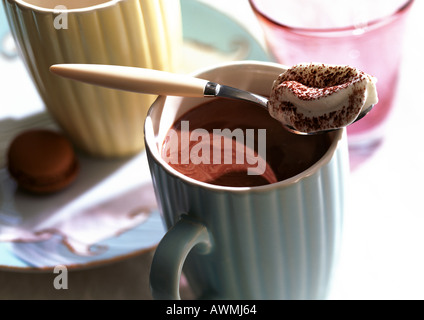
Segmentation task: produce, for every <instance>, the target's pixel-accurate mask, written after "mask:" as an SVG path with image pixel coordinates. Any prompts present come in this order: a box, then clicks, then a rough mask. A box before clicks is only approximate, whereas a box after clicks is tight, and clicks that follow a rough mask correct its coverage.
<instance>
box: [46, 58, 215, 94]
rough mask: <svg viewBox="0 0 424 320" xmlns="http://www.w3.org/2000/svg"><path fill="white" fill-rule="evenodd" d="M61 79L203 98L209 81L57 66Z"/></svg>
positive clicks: (138, 70)
mask: <svg viewBox="0 0 424 320" xmlns="http://www.w3.org/2000/svg"><path fill="white" fill-rule="evenodd" d="M50 71H51V72H52V73H54V74H57V75H59V76H62V77H65V78H70V79H73V80H78V81H81V82H85V83H90V84H94V85H100V86H103V87H108V88H113V89H120V90H126V91H133V92H139V93H147V94H155V95H170V96H185V97H203V96H204V90H205V86H206V84H207V83H208V81H207V80H203V79H198V78H194V77H191V76H188V75H183V74H175V73H169V72H164V71H158V70H151V69H143V68H135V67H124V66H114V65H100V64H56V65H53V66H51V67H50Z"/></svg>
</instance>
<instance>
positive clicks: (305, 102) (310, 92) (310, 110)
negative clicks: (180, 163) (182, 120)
mask: <svg viewBox="0 0 424 320" xmlns="http://www.w3.org/2000/svg"><path fill="white" fill-rule="evenodd" d="M299 66H302V67H299ZM317 66H320V67H319V68H320V69H321V71H320V72H318V80H316V81H318V82H317V83H318V84H320V85H321V86H323V85H326V84H329V86H325V87H313V86H312V85H314V84H316V83H315V82H313V81H312V80H311V79H312V78H313V77H312V74H316V73H317V70H316V68H317ZM335 67H336V66H330V65H322V64H310V65H297V66H294V67H292V68H289V69H286V70H285V71H284V69H283V70H282V71H284V72H283V73H282V74H281V75H280V76H279V77H278V78H277V80H276V81H275V82H274V85H273V87H272V90H271V94H270V99H268V98H266V97H263V96H260V95H257V94H254V93H251V92H248V91H244V90H240V89H237V88H233V87H229V86H225V85H221V84H218V83H215V82H211V81H208V80H204V79H199V78H195V77H191V76H189V75H181V74H174V73H169V72H164V71H157V70H151V69H143V68H135V67H124V66H113V65H96V64H60V65H54V66H51V67H50V71H51V72H52V73H54V74H57V75H60V76H62V77H65V78H70V79H74V80H78V81H82V82H85V83H90V84H95V85H100V86H104V87H108V88H114V89H120V90H126V91H133V92H139V93H146V94H157V95H171V96H188V97H221V98H229V99H238V100H245V101H250V102H254V103H256V104H258V105H259V106H261V107H263V108H265V109H267V110H268V111H269V113H270V114H271V116H273V117H274V118H276V119H277V120H278V121H280V122H281V123H282V124H283V125H284V126H285V127H286V128H287V129H288V130H290V131H292V132H294V133H297V134H316V133H319V132H325V131H331V130H336V129H339V128H342V127H345V126H347V125H349V124H351V123H353V122H355V121H357V120H359V119H361V118H362V117H364V116H365V115H366V114H367V113H368V112H369V111H370V110H371V108H372V107H373V105H374V104H375V103H376V102H377V96H376V92H375V94H374V96H375V97H374V98H372V99H367V98H365V99H364V96H365V97H372V94H370V93H369V92H374V91H375V79H374V78H372V77H371V76H368V75H366V74H365V73H363V72H360V71H359V70H357V69H355V68H351V67H347V66H340V70H338V71H337V72H336V73H337V74H338V73H343V70H344V69H346V70H344V71H345V73H346V74H347V75H352V77H354V75H357V73H358V74H360V78H364V79H365V80H361V81H359V82H358V81H356V80H355V81H354V80H352V79H351V78H350V77H348V76H346V77H336V76H335V75H334V74H333V71H334V68H335ZM352 70H354V71H352ZM326 72H330V73H331V77H330V78H331V79H332V80H333V81H329V80H328V79H327V78H328V77H327V78H326V76H328V74H326ZM350 73H352V74H350ZM343 74H344V73H343ZM304 78H306V79H308V80H307V81H304ZM319 79H321V80H319ZM336 80H337V81H336ZM320 81H321V82H320ZM364 81H365V82H364ZM337 82H340V83H337ZM357 83H359V85H358V84H357ZM364 83H367V85H366V86H365V87H366V89H364ZM373 84H374V87H373ZM330 85H331V86H330ZM286 88H288V89H287V90H286ZM305 88H306V89H305ZM373 88H374V91H373V90H372V89H373ZM305 90H306V91H305ZM305 92H306V94H305ZM305 97H306V98H307V99H305ZM354 97H355V98H354ZM350 101H354V103H353V104H354V106H355V107H352V108H344V109H343V103H344V104H348V105H349V106H350V104H349V103H350ZM287 106H288V108H286V107H287ZM339 109H343V110H342V111H341V112H340V114H339V113H337V114H334V112H335V111H337V110H339ZM341 115H343V116H341ZM332 117H337V121H333V120H331V118H332ZM314 118H317V119H320V120H319V121H318V122H319V123H320V124H321V125H322V126H321V127H320V126H315V125H311V123H315V122H317V120H314ZM324 118H325V119H327V121H325V122H324V121H321V120H322V119H324ZM302 121H304V122H305V123H306V125H303V126H302V125H300V124H302Z"/></svg>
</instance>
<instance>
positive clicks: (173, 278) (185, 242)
mask: <svg viewBox="0 0 424 320" xmlns="http://www.w3.org/2000/svg"><path fill="white" fill-rule="evenodd" d="M192 249H193V250H195V251H196V253H198V254H208V253H209V252H210V251H211V249H212V241H211V237H210V235H209V232H208V230H207V228H206V226H204V225H203V224H202V223H200V222H198V221H195V220H193V219H192V218H190V217H188V216H187V215H183V216H182V217H181V219H180V220H179V221H178V222H177V223H176V224H175V225H174V226H173V227H172V228H171V229H169V230H168V232H167V233H166V234H165V236H164V237H163V238H162V240H161V241H160V243H159V245H158V247H157V248H156V252H155V254H154V257H153V261H152V266H151V269H150V289H151V292H152V295H153V299H158V300H160V299H162V300H180V299H181V298H180V278H181V272H182V269H183V265H184V262H185V260H186V258H187V255H188V254H189V252H190V251H191V250H192Z"/></svg>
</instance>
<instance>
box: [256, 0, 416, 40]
mask: <svg viewBox="0 0 424 320" xmlns="http://www.w3.org/2000/svg"><path fill="white" fill-rule="evenodd" d="M248 1H249V4H250V7H251V8H252V10H253V12H254V13H255V14H257V15H259V16H260V17H262V18H263V19H265V20H266V21H268V22H270V23H272V24H273V25H275V26H277V27H279V28H281V29H285V30H286V31H289V32H292V33H298V34H308V35H313V34H316V35H318V34H321V35H329V34H332V33H333V34H335V33H345V32H353V31H355V30H356V29H357V27H356V26H354V25H347V26H344V27H334V28H331V27H330V28H306V27H295V26H290V25H288V24H284V23H282V22H281V21H278V20H276V19H274V18H272V17H271V16H270V15H269V14H268V13H266V12H264V11H263V10H261V9H259V7H258V6H257V4H256V1H255V0H248ZM413 3H414V0H406V1H405V3H404V4H403V5H401V6H400V7H399V8H398V9H396V10H395V11H394V12H393V13H391V14H389V15H386V16H382V17H379V18H377V19H374V20H370V21H367V28H369V29H373V28H376V27H378V26H380V25H384V24H387V23H389V22H390V21H392V20H394V19H396V18H398V17H399V16H401V15H403V14H404V13H406V12H407V11H408V10H409V9H410V8H411V6H412V4H413Z"/></svg>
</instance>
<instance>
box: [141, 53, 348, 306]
mask: <svg viewBox="0 0 424 320" xmlns="http://www.w3.org/2000/svg"><path fill="white" fill-rule="evenodd" d="M285 69H286V68H285V67H284V66H282V65H279V64H274V63H265V62H253V61H244V62H232V63H226V64H221V65H218V66H213V67H210V68H207V69H204V70H202V71H199V72H198V73H196V76H198V77H199V78H203V79H208V80H210V81H216V82H218V83H220V84H226V85H230V86H234V87H238V88H241V89H245V90H249V91H252V92H255V93H258V94H261V95H268V94H269V92H270V90H271V87H272V83H273V81H274V80H275V79H276V78H277V76H278V75H279V74H280V73H282V72H283V71H284V70H285ZM208 99H210V98H180V97H165V96H161V97H159V98H158V99H157V100H156V101H155V103H154V104H153V105H152V107H151V109H150V110H149V112H148V116H147V118H146V121H145V128H144V130H145V145H146V151H147V156H148V160H149V166H150V170H151V174H152V179H153V184H154V187H155V192H156V197H157V200H158V204H159V208H160V211H161V214H162V217H163V221H164V223H165V224H166V227H167V228H168V232H167V233H166V235H165V236H164V238H163V239H162V240H161V242H160V243H159V245H158V247H157V249H156V252H155V255H154V258H153V262H152V267H151V274H150V281H151V289H152V295H153V297H154V298H155V299H179V298H180V295H179V283H180V276H181V273H182V272H184V274H185V276H186V278H187V279H188V282H189V284H190V286H191V289H192V290H193V293H194V294H195V295H196V296H197V297H198V298H207V299H208V298H217V299H325V298H326V297H327V296H328V293H329V290H330V287H331V280H332V276H333V273H334V270H335V266H336V262H337V256H338V252H339V249H340V240H341V235H342V222H343V212H344V206H345V190H346V188H345V180H346V177H347V175H348V173H349V168H348V151H347V142H346V132H345V129H342V130H338V131H334V132H331V133H325V134H323V135H322V136H321V137H315V138H314V137H306V136H303V137H300V136H294V135H293V134H291V133H284V134H282V135H281V137H280V134H281V132H280V131H272V130H270V129H269V128H268V125H264V128H260V126H262V125H258V126H259V127H256V129H263V130H268V131H270V132H268V131H267V137H266V140H267V143H273V142H272V141H277V142H278V140H279V139H281V141H282V143H281V146H282V148H283V149H281V151H280V152H277V153H274V154H269V152H268V150H271V149H272V148H271V149H266V151H267V154H266V157H262V158H263V159H265V158H266V163H267V168H268V167H270V168H271V169H270V170H271V171H273V170H274V169H275V170H277V171H278V170H279V169H278V166H274V167H275V168H274V167H273V165H272V162H273V161H274V160H279V159H278V157H283V154H284V148H286V147H287V148H288V149H287V150H286V152H285V154H286V157H288V158H289V159H291V158H292V157H294V159H295V162H296V163H297V162H299V159H300V160H302V159H304V158H305V157H309V155H310V154H312V153H314V154H315V156H314V157H315V158H314V157H312V158H311V159H312V162H311V163H309V164H307V165H306V167H299V168H297V169H298V170H297V171H294V173H293V175H292V176H289V177H284V176H281V177H280V178H278V174H276V176H277V178H278V179H277V181H271V180H270V181H265V182H263V183H258V184H255V186H231V183H228V184H229V186H228V185H220V183H219V182H216V180H205V179H203V178H199V179H198V177H197V176H196V174H197V172H196V171H199V170H200V167H196V165H194V167H193V168H192V169H193V170H191V172H193V173H194V175H190V174H188V172H189V171H190V170H189V171H187V172H185V171H184V170H177V169H181V168H178V166H175V165H174V164H172V163H170V161H169V159H167V157H166V152H165V153H164V152H163V150H164V147H165V149H166V145H167V144H166V143H165V144H164V142H169V137H170V136H169V132H171V130H170V129H171V128H175V124H176V123H178V121H180V119H182V118H181V117H182V116H183V117H184V116H186V117H187V119H191V120H194V119H199V115H196V116H195V117H194V116H193V117H191V118H190V112H192V111H194V110H197V111H198V112H199V113H200V114H201V113H202V112H205V113H208V112H209V111H207V109H203V110H206V111H202V109H200V107H201V106H203V107H206V108H207V107H208V104H205V103H206V102H210V101H211V100H208ZM219 101H220V100H217V102H216V101H215V102H214V103H218V104H219V103H220V102H219ZM221 103H223V104H227V105H228V107H230V106H231V104H232V102H231V101H230V100H225V101H224V100H222V101H221ZM234 103H235V102H234ZM245 107H246V109H243V105H239V106H238V108H242V109H239V111H240V110H241V113H240V114H239V115H238V116H237V115H234V114H230V113H229V111H228V114H227V113H226V112H225V110H226V109H225V108H224V109H222V110H219V108H218V107H217V109H214V111H210V112H211V113H210V114H211V115H209V114H207V115H206V117H205V118H206V120H205V121H206V122H208V121H210V122H213V121H215V123H218V122H219V121H224V120H225V121H226V123H232V122H235V121H236V120H237V119H248V118H253V120H254V121H253V123H256V122H260V121H262V120H260V119H259V118H260V117H259V116H256V115H255V116H252V113H253V112H256V111H254V110H253V109H248V107H249V108H252V105H250V106H247V105H245ZM197 108H199V109H197ZM253 108H260V107H257V106H253ZM223 110H224V111H223ZM244 110H246V111H244ZM249 110H250V111H249ZM188 111H190V112H188ZM261 111H264V112H265V113H266V111H265V110H261ZM218 118H219V121H218V120H217V119H218ZM226 118H228V119H226ZM208 119H209V120H208ZM264 119H265V118H264ZM256 120H257V121H256ZM216 121H218V122H216ZM266 121H267V120H266ZM269 121H274V120H271V119H270V120H269ZM206 122H205V123H206ZM186 124H187V125H191V124H193V122H190V121H187V122H186ZM221 129H222V128H221ZM190 130H193V131H191V132H194V128H190ZM232 130H235V129H232ZM233 132H235V131H233ZM278 132H280V133H278ZM257 134H258V136H259V131H258V132H257ZM270 134H271V135H270ZM276 135H277V136H276ZM296 139H299V140H296ZM311 139H313V140H311ZM233 140H234V139H233ZM176 141H177V140H176ZM246 141H247V139H246ZM258 141H259V142H260V140H258ZM293 141H295V142H293ZM298 141H299V142H298ZM179 143H180V145H181V143H182V142H179ZM290 148H291V149H290ZM257 149H258V150H259V149H260V147H258V148H257ZM181 150H182V149H181ZM317 150H321V151H319V152H321V153H320V154H319V153H316V152H318V151H317ZM181 152H182V151H180V153H181ZM292 154H293V155H292ZM190 155H191V153H190ZM255 155H257V157H256V159H257V162H256V164H255V163H253V166H254V167H255V166H256V167H259V160H260V159H261V158H260V157H259V156H260V155H259V154H255ZM296 157H298V158H299V159H297V160H296ZM273 158H274V159H273ZM275 158H277V159H275ZM288 161H289V160H288ZM274 162H275V161H274ZM277 162H278V161H277ZM300 162H302V161H300ZM268 164H269V165H268ZM287 165H288V164H286V166H287ZM279 167H280V169H281V164H280V165H279ZM184 168H185V167H183V169H184ZM219 169H220V167H218V171H219ZM266 170H268V169H266ZM275 170H274V171H275ZM261 173H262V172H261ZM237 174H238V173H237ZM252 177H253V175H252ZM202 179H203V181H202ZM266 179H268V178H266ZM248 180H249V179H248Z"/></svg>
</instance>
